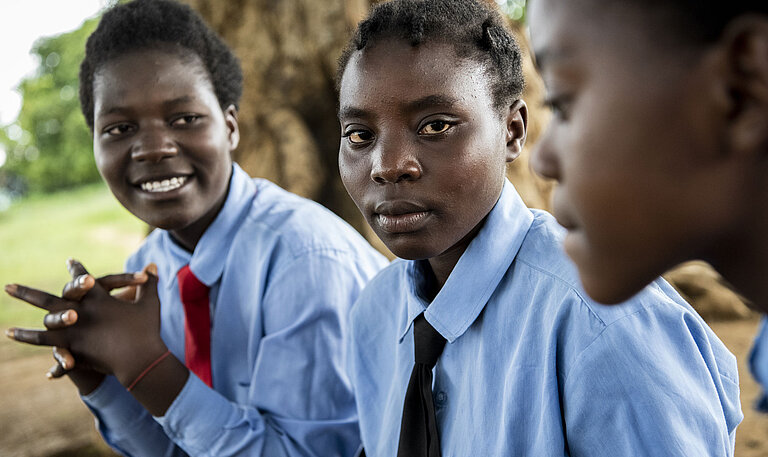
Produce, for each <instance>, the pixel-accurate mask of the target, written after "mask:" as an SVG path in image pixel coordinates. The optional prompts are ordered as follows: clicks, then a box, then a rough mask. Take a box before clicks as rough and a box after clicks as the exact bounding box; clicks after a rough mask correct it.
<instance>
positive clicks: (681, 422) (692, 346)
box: [563, 309, 743, 457]
mask: <svg viewBox="0 0 768 457" xmlns="http://www.w3.org/2000/svg"><path fill="white" fill-rule="evenodd" d="M710 338H714V334H713V333H712V332H711V331H709V330H708V328H706V326H705V324H703V322H701V321H700V320H699V319H697V318H696V317H695V316H693V315H691V314H682V315H681V314H680V313H678V314H677V315H664V314H660V313H655V312H648V310H647V309H644V310H642V311H639V312H637V313H634V314H632V315H629V316H625V317H624V318H622V319H620V320H619V321H616V322H614V323H612V324H610V325H608V326H607V327H606V328H605V329H604V330H603V331H602V333H601V334H600V335H599V336H598V337H597V338H596V339H595V340H594V341H593V342H592V343H591V344H590V345H589V346H588V347H587V348H586V349H585V350H584V351H583V352H582V353H581V355H580V356H579V357H578V359H577V362H576V364H575V365H574V367H573V368H572V369H571V372H570V373H569V374H568V375H567V378H566V379H565V381H564V388H563V414H564V418H565V427H566V438H567V441H568V447H569V449H570V455H571V456H573V457H586V456H589V457H601V456H604V457H612V456H617V455H642V456H648V457H654V456H658V457H673V456H680V457H684V456H691V455H696V456H711V457H714V456H733V453H734V443H735V441H734V440H735V431H736V426H737V425H738V424H739V422H740V421H741V419H742V417H743V415H742V414H741V408H740V405H739V386H738V377H737V374H736V361H735V358H734V357H733V355H732V354H730V353H726V354H715V353H714V352H713V348H712V346H711V345H710V343H709V339H710ZM725 356H729V357H725ZM718 363H720V364H721V365H723V366H722V368H723V369H724V371H721V370H720V368H721V367H719V366H718ZM729 368H732V370H728V369H729Z"/></svg>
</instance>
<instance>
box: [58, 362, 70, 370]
mask: <svg viewBox="0 0 768 457" xmlns="http://www.w3.org/2000/svg"><path fill="white" fill-rule="evenodd" d="M59 363H60V364H61V368H64V369H65V370H69V363H67V361H66V360H61V361H60V362H59Z"/></svg>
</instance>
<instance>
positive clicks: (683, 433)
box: [348, 182, 743, 457]
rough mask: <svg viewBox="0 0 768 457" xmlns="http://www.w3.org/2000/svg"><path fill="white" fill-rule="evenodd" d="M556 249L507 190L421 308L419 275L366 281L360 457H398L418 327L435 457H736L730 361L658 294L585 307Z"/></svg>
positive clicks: (411, 264)
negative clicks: (425, 340) (435, 349)
mask: <svg viewBox="0 0 768 457" xmlns="http://www.w3.org/2000/svg"><path fill="white" fill-rule="evenodd" d="M562 237H563V230H562V229H561V228H560V227H559V226H558V225H557V224H556V222H555V221H554V219H553V218H552V217H551V216H550V215H548V214H547V213H545V212H543V211H536V210H529V209H528V208H526V207H525V205H524V204H523V202H522V201H521V200H520V198H519V197H518V195H517V193H516V191H515V190H514V188H513V187H512V185H511V184H510V183H509V182H506V184H505V186H504V190H503V192H502V194H501V197H500V199H499V201H498V203H497V204H496V206H495V207H494V208H493V210H492V211H491V212H490V214H489V215H488V217H487V219H486V221H485V224H484V226H483V227H482V229H481V230H480V231H479V232H478V234H477V236H476V237H475V239H474V240H473V241H472V242H471V243H470V245H469V247H468V248H467V250H466V251H465V252H464V254H463V255H462V257H461V258H460V259H459V262H458V264H457V265H456V267H455V268H454V270H453V272H452V273H451V275H450V276H449V277H448V280H447V282H446V283H445V285H444V286H443V288H442V289H441V290H440V292H439V293H438V294H437V296H436V297H435V298H434V300H433V301H432V302H431V304H430V303H428V302H427V301H425V299H424V298H423V294H422V287H423V285H424V283H425V279H424V274H423V271H424V270H423V268H424V265H425V264H424V262H425V261H403V260H397V261H395V262H393V263H392V264H391V265H390V266H389V267H387V268H386V269H384V270H383V271H382V272H381V273H379V274H378V275H377V276H376V277H375V278H374V279H373V280H372V281H371V283H370V284H369V285H368V286H367V287H366V289H365V290H364V291H363V293H362V294H361V296H360V298H359V299H358V301H357V303H356V304H355V306H354V307H353V309H352V312H351V315H350V318H351V324H350V325H351V332H352V333H351V340H350V358H349V362H348V363H349V367H348V369H349V372H350V379H351V380H352V385H353V388H354V391H355V397H356V399H357V411H358V415H359V419H360V428H361V434H362V440H363V445H364V447H365V450H366V455H367V456H368V457H394V456H395V455H396V454H397V445H398V437H399V432H400V421H401V415H402V409H403V399H404V395H405V390H406V388H407V385H408V379H409V376H410V373H411V370H412V368H413V364H414V362H413V359H414V356H413V325H412V323H413V320H414V319H415V318H416V317H417V316H418V315H419V314H421V313H422V312H423V313H424V314H425V317H426V319H427V321H428V322H429V323H430V324H431V325H432V326H433V327H434V328H435V329H436V330H437V331H438V332H439V333H440V334H441V335H442V336H443V337H445V339H446V340H447V344H446V346H445V349H444V351H443V353H442V355H441V357H440V359H439V360H438V362H437V365H436V367H435V369H434V387H433V398H434V403H435V407H436V416H437V423H438V430H439V434H440V447H441V450H442V455H444V456H451V457H463V456H467V457H469V456H531V457H539V456H546V457H553V456H571V457H582V456H583V457H586V456H589V457H617V456H644V457H648V456H659V457H662V456H663V457H670V456H685V457H690V456H697V457H698V456H731V455H733V449H734V433H735V430H736V426H737V425H738V424H739V422H740V421H741V419H742V417H743V416H742V413H741V407H740V404H739V385H738V375H737V369H736V359H735V357H734V356H733V355H732V354H731V353H730V352H729V351H728V350H727V349H726V347H725V346H724V345H723V344H722V343H721V342H720V340H719V339H718V338H717V337H716V336H715V334H714V333H713V332H712V331H711V330H710V329H709V327H708V326H707V325H706V324H705V323H704V321H703V320H702V319H701V318H700V317H699V316H698V314H697V313H696V312H695V311H694V310H693V309H692V308H691V307H690V306H689V305H688V304H687V303H685V301H684V300H682V299H681V298H680V297H679V295H678V294H677V293H675V291H674V290H673V289H672V288H671V287H670V286H669V285H668V284H667V283H666V282H664V281H663V280H661V279H659V280H657V281H655V282H654V283H653V284H652V285H650V286H649V287H648V288H646V289H645V290H643V291H642V292H641V293H640V294H638V295H637V296H635V297H634V298H633V299H631V300H630V301H628V302H626V303H624V304H621V305H618V306H601V305H598V304H596V303H594V302H593V301H590V300H589V299H588V298H587V296H586V295H585V293H584V292H583V290H582V289H581V288H580V287H579V285H578V284H579V283H578V278H577V272H576V271H575V270H574V268H573V266H572V264H571V263H570V262H569V261H568V260H567V259H566V258H565V256H564V254H563V252H562V250H561V248H560V246H561V241H562ZM425 310H426V311H425Z"/></svg>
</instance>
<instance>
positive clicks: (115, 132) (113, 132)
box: [103, 124, 132, 136]
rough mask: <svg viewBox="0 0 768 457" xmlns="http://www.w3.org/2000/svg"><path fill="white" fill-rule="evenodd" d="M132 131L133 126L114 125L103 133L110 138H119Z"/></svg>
mask: <svg viewBox="0 0 768 457" xmlns="http://www.w3.org/2000/svg"><path fill="white" fill-rule="evenodd" d="M131 129H132V126H131V124H113V125H110V126H108V127H106V128H105V129H104V130H103V131H104V133H106V134H107V135H110V136H119V135H123V134H125V133H127V132H129V131H130V130H131Z"/></svg>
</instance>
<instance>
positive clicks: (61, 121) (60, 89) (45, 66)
mask: <svg viewBox="0 0 768 457" xmlns="http://www.w3.org/2000/svg"><path fill="white" fill-rule="evenodd" d="M97 24H98V19H91V20H89V21H86V22H85V23H83V25H82V26H81V27H80V28H79V29H78V30H75V31H74V32H70V33H66V34H62V35H57V36H53V37H46V38H41V39H40V40H38V41H37V42H36V43H35V45H34V46H33V48H32V51H31V52H32V53H33V54H34V55H36V56H37V57H38V58H39V60H40V65H39V67H38V69H37V71H36V74H35V75H34V76H31V77H28V78H26V79H24V80H23V81H22V82H21V83H20V85H19V90H20V92H21V95H22V97H23V102H22V107H21V112H20V113H19V117H18V119H17V121H16V122H15V123H14V124H12V125H10V126H7V127H5V128H4V129H3V132H2V134H0V143H2V144H3V145H4V146H5V149H6V151H7V159H6V160H7V161H6V164H5V166H3V167H2V168H0V174H3V175H6V176H9V175H10V176H13V175H16V176H22V177H23V178H24V179H25V181H26V184H27V186H28V190H30V191H32V192H51V191H54V190H58V189H64V188H68V187H73V186H77V185H80V184H83V183H89V182H95V181H98V180H99V174H98V171H97V169H96V166H95V164H94V162H93V143H92V138H91V132H90V130H89V129H88V127H87V126H86V124H85V120H84V119H83V116H82V114H81V113H80V102H79V99H78V92H77V91H78V71H79V68H80V62H81V61H82V59H83V56H84V53H85V41H86V40H87V38H88V36H89V35H90V34H91V32H92V31H93V30H94V29H95V28H96V25H97ZM2 180H3V179H2V176H0V182H2Z"/></svg>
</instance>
